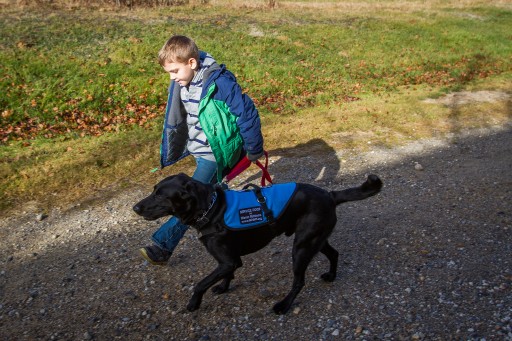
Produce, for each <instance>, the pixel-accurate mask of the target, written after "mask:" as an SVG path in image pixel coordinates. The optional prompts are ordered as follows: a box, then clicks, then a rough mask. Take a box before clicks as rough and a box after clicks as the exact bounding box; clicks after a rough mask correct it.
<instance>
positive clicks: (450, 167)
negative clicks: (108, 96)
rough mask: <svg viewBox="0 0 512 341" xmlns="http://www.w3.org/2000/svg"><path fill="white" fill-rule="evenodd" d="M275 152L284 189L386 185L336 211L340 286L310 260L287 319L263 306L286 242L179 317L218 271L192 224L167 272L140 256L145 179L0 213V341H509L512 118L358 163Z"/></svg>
mask: <svg viewBox="0 0 512 341" xmlns="http://www.w3.org/2000/svg"><path fill="white" fill-rule="evenodd" d="M272 155H273V158H272V161H273V164H272V168H271V172H272V173H273V174H274V176H275V180H276V181H278V182H284V181H300V182H310V183H314V184H317V185H319V186H321V187H325V188H329V189H340V188H345V187H348V186H352V185H357V184H360V183H361V182H362V181H364V179H365V174H367V173H370V172H372V173H375V174H378V175H379V176H381V178H382V179H383V181H384V184H385V187H384V189H383V192H382V193H380V194H379V195H378V196H376V197H373V198H370V199H368V200H366V201H361V202H353V203H348V204H345V205H341V206H339V208H338V217H339V221H338V225H337V227H336V229H335V231H334V233H333V235H332V237H331V239H330V240H331V244H332V245H333V246H334V247H336V248H337V249H338V250H339V251H340V254H341V262H340V265H339V277H338V279H337V280H336V281H335V282H333V283H324V282H323V281H322V280H320V279H319V275H320V274H321V273H322V272H323V271H324V270H325V269H326V267H327V261H326V260H325V259H323V257H321V256H318V257H317V258H315V259H314V261H313V263H312V264H311V266H310V268H309V271H308V274H307V283H306V286H305V288H304V290H303V291H302V292H301V294H300V295H299V296H298V298H297V300H296V301H295V304H294V306H293V307H292V309H291V311H290V312H289V313H288V314H287V315H285V316H277V315H275V314H273V313H272V310H271V307H272V305H273V304H274V303H275V302H276V301H277V300H279V299H281V298H282V297H283V295H284V294H285V293H286V292H287V291H288V290H289V287H290V285H291V280H292V274H291V259H290V246H291V242H292V240H291V239H290V238H286V237H284V236H283V237H278V238H276V239H275V240H274V242H273V243H272V244H271V245H270V246H269V247H267V248H266V249H264V250H261V251H260V252H258V253H255V254H253V255H249V256H247V257H245V258H244V267H243V268H241V269H239V270H238V271H237V277H236V278H235V280H234V281H233V287H232V289H231V290H230V291H229V292H228V293H226V294H224V295H219V296H214V295H213V294H210V293H207V294H206V295H205V298H204V301H203V305H202V306H201V308H200V310H198V311H197V312H194V313H189V312H187V311H186V310H185V309H184V307H185V306H186V303H187V301H188V299H189V297H190V295H191V290H192V287H193V285H194V283H196V282H197V281H198V280H199V279H200V278H202V277H203V276H205V275H206V274H207V273H209V272H210V271H211V270H212V269H213V268H214V266H215V263H214V261H213V260H212V259H211V257H210V256H209V255H208V254H207V253H206V251H205V250H204V249H203V248H202V246H201V245H200V243H199V241H198V240H197V235H196V233H195V231H192V230H191V231H189V232H188V234H187V236H186V238H185V239H184V241H183V243H182V244H181V245H180V247H179V248H178V250H177V251H176V253H175V254H174V255H173V258H172V260H171V262H170V263H169V265H168V266H164V267H155V266H151V265H148V264H147V263H145V262H144V261H143V260H142V258H140V257H139V255H138V254H137V251H136V250H137V249H138V248H139V247H140V246H143V245H145V244H146V243H147V242H148V241H149V237H150V235H151V233H152V231H153V230H154V229H155V228H156V227H157V226H158V224H159V223H161V221H160V222H146V221H143V220H141V219H139V218H138V217H137V216H136V215H135V214H134V213H132V212H131V206H132V204H133V203H135V202H136V201H137V200H138V199H140V198H142V197H143V196H144V195H145V194H147V193H148V192H149V190H150V189H151V187H152V185H153V184H147V186H144V187H140V188H133V189H130V190H129V191H126V192H124V193H118V194H116V196H115V197H112V198H110V199H108V200H105V201H103V202H101V201H94V202H84V203H81V204H79V205H76V206H75V207H73V208H70V209H67V210H64V209H55V210H54V211H52V212H50V213H49V214H48V216H47V217H45V216H38V215H37V214H38V213H39V212H37V211H35V209H34V207H33V206H31V205H30V204H27V206H26V207H22V208H20V215H18V216H10V217H2V218H1V219H0V226H1V227H0V238H1V240H2V242H1V255H2V257H1V259H0V266H1V268H0V270H1V273H0V339H2V340H114V339H118V340H242V339H243V340H375V339H379V340H401V339H405V340H449V339H456V340H483V339H485V340H507V339H508V340H512V329H511V328H512V323H511V315H512V292H511V282H512V268H511V260H512V257H511V255H512V252H511V251H512V236H511V227H512V226H511V222H512V213H511V207H512V206H511V202H512V200H511V199H512V182H511V180H510V178H509V176H510V170H511V169H512V125H508V126H505V127H496V128H493V129H489V130H483V131H472V132H468V133H465V134H460V135H456V136H455V135H454V136H449V137H447V138H444V139H440V140H428V141H421V142H415V143H412V144H409V145H407V146H405V147H401V148H396V149H393V150H386V149H379V148H375V149H373V150H372V151H370V152H368V153H364V154H354V153H351V152H346V151H338V152H336V151H335V150H333V149H332V148H330V147H329V146H328V145H327V144H325V143H324V142H323V141H321V140H315V141H311V142H310V143H308V144H305V145H303V146H298V147H296V148H293V149H288V150H278V151H274V152H273V153H272ZM256 178H257V176H252V177H250V179H256ZM342 182H343V184H342ZM49 200H51V198H49Z"/></svg>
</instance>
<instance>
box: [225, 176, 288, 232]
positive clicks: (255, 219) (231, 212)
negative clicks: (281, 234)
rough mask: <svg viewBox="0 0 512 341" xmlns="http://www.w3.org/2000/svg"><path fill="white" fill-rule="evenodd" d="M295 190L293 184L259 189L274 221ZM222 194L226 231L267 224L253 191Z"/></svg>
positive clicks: (234, 191)
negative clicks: (224, 201)
mask: <svg viewBox="0 0 512 341" xmlns="http://www.w3.org/2000/svg"><path fill="white" fill-rule="evenodd" d="M296 188H297V184H296V183H294V182H290V183H285V184H277V185H271V186H267V187H262V188H261V193H262V195H263V197H264V198H265V204H266V205H267V207H268V208H269V210H270V211H272V214H273V216H274V218H275V219H278V218H279V217H280V215H281V214H282V212H284V210H285V208H286V207H287V206H288V203H289V202H290V199H291V198H292V197H293V194H294V193H295V190H296ZM224 194H225V198H226V212H225V213H224V225H225V226H226V227H227V228H228V229H246V228H254V227H258V226H263V225H265V224H267V223H268V217H266V216H265V213H264V211H263V207H262V206H261V204H260V203H259V202H258V199H257V197H256V194H255V192H254V190H252V189H246V190H241V191H239V190H227V191H224Z"/></svg>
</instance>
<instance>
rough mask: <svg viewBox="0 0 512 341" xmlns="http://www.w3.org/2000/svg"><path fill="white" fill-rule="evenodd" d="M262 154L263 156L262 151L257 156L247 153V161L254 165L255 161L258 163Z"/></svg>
mask: <svg viewBox="0 0 512 341" xmlns="http://www.w3.org/2000/svg"><path fill="white" fill-rule="evenodd" d="M263 154H264V153H263V150H262V151H261V152H259V153H258V154H249V153H247V158H248V159H249V161H251V162H253V163H255V162H256V161H258V159H259V158H260V157H262V156H263Z"/></svg>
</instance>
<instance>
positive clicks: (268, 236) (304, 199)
mask: <svg viewBox="0 0 512 341" xmlns="http://www.w3.org/2000/svg"><path fill="white" fill-rule="evenodd" d="M381 187H382V182H381V180H380V179H379V177H377V176H376V175H369V176H368V178H367V180H366V181H365V182H364V183H363V184H362V185H361V186H359V187H354V188H348V189H345V190H342V191H331V192H328V191H326V190H323V189H321V188H319V187H316V186H313V185H309V184H302V183H298V184H297V189H296V191H295V194H294V196H293V198H292V199H291V201H290V203H289V204H288V206H287V207H286V211H285V212H283V213H282V214H281V215H280V217H279V218H278V219H277V220H276V221H275V222H274V223H273V224H271V225H267V226H264V227H259V228H255V229H247V230H241V231H232V230H228V229H226V228H225V227H224V225H223V215H224V211H225V209H226V201H225V198H224V196H223V190H222V189H221V188H220V186H217V185H210V184H203V183H201V182H199V181H196V180H194V179H192V178H191V177H189V176H187V175H185V174H178V175H173V176H170V177H168V178H166V179H164V180H162V181H160V182H159V183H158V184H157V185H156V186H155V187H154V190H153V192H152V193H151V194H150V195H149V196H148V197H147V198H145V199H143V200H141V201H140V202H139V203H138V204H136V205H135V206H134V207H133V210H134V211H135V212H136V213H137V214H139V215H141V216H142V217H144V218H145V219H146V220H155V219H158V218H161V217H164V216H167V215H174V216H176V217H178V218H179V219H180V220H181V222H183V223H185V224H187V225H190V226H192V227H195V228H196V229H197V230H198V231H199V232H200V233H201V234H202V236H201V237H200V240H201V242H202V243H203V244H204V246H205V247H206V249H207V250H208V252H209V253H210V254H211V255H212V256H213V257H214V258H215V259H216V260H217V262H218V263H219V264H218V266H217V268H216V269H215V270H214V271H213V272H212V273H211V274H210V275H208V276H207V277H205V278H204V279H203V280H202V281H200V282H199V283H198V284H197V285H196V286H195V288H194V294H193V295H192V298H191V299H190V301H189V303H188V305H187V309H188V310H189V311H194V310H196V309H198V308H199V306H200V305H201V300H202V297H203V295H204V293H205V292H206V291H207V290H208V289H209V288H210V287H212V286H213V285H214V284H215V283H217V282H219V281H220V280H222V282H221V284H219V285H217V286H215V287H214V288H213V289H212V291H213V292H214V293H216V294H221V293H224V292H226V291H227V290H228V288H229V284H230V282H231V280H232V279H233V278H234V273H235V270H236V269H237V268H239V267H241V266H242V260H241V258H240V257H241V256H244V255H247V254H250V253H253V252H256V251H258V250H260V249H261V248H263V247H265V246H266V245H267V244H269V243H270V241H271V240H272V239H273V238H274V237H276V236H277V235H280V234H283V233H284V234H285V235H286V236H291V235H292V234H294V233H295V240H294V243H293V257H292V259H293V274H294V279H293V285H292V289H291V291H290V292H289V293H288V295H287V296H286V297H285V298H284V299H283V300H282V301H280V302H278V303H276V304H275V305H274V308H273V309H274V312H275V313H276V314H285V313H286V312H287V311H288V310H289V309H290V307H291V305H292V303H293V301H294V299H295V297H296V296H297V294H298V293H299V292H300V291H301V289H302V287H303V286H304V277H305V272H306V269H307V267H308V265H309V263H310V262H311V260H312V259H313V257H314V256H315V255H316V254H317V253H318V252H319V251H320V252H321V253H323V254H324V255H325V256H326V257H327V258H328V259H329V262H330V266H329V271H328V272H326V273H324V274H323V275H322V276H321V278H322V279H323V280H324V281H327V282H332V281H334V279H335V278H336V271H337V267H338V251H336V250H335V249H334V248H333V247H332V246H331V245H329V242H328V240H327V239H328V238H329V235H330V234H331V232H332V230H333V229H334V226H335V225H336V221H337V217H336V205H338V204H341V203H343V202H347V201H354V200H363V199H366V198H368V197H370V196H373V195H375V194H377V193H379V191H380V189H381Z"/></svg>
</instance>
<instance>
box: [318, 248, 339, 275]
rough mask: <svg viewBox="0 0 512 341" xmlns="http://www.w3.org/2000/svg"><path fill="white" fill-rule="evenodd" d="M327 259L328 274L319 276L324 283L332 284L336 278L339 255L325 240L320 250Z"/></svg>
mask: <svg viewBox="0 0 512 341" xmlns="http://www.w3.org/2000/svg"><path fill="white" fill-rule="evenodd" d="M320 252H321V253H323V254H324V255H325V256H326V257H327V259H329V272H326V273H324V274H322V276H320V278H322V279H323V280H324V281H326V282H332V281H334V279H335V278H336V272H337V271H338V257H339V253H338V251H336V249H335V248H333V247H332V246H331V245H330V244H329V242H328V241H327V240H326V241H325V244H324V246H322V248H321V249H320Z"/></svg>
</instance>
